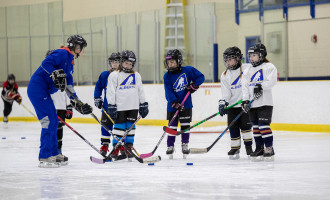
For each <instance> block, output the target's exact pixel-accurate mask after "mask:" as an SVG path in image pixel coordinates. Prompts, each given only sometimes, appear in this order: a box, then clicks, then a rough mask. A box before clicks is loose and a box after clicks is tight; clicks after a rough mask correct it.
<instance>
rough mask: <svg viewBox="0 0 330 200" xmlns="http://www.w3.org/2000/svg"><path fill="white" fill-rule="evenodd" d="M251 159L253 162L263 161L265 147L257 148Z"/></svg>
mask: <svg viewBox="0 0 330 200" xmlns="http://www.w3.org/2000/svg"><path fill="white" fill-rule="evenodd" d="M250 158H251V161H252V162H258V161H263V159H264V147H263V146H257V147H256V150H255V151H254V152H252V153H251V154H250Z"/></svg>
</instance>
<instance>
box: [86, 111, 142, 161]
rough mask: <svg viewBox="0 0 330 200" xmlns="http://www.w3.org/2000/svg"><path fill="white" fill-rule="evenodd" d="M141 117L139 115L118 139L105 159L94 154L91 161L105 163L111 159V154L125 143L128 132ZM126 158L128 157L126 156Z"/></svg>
mask: <svg viewBox="0 0 330 200" xmlns="http://www.w3.org/2000/svg"><path fill="white" fill-rule="evenodd" d="M140 119H141V116H138V118H137V119H136V120H135V122H134V123H133V124H132V126H131V127H130V128H129V129H128V130H126V131H125V133H124V135H123V137H122V138H121V139H120V140H119V141H118V143H117V144H116V145H115V146H114V147H113V149H112V151H111V152H110V153H109V155H108V156H107V157H106V158H104V159H99V158H95V157H93V156H91V157H90V159H91V161H92V162H94V163H97V164H103V163H105V162H106V161H107V160H108V159H109V158H110V159H111V155H112V153H113V152H114V150H115V149H116V148H118V147H119V146H120V145H123V141H124V139H125V138H126V136H127V135H128V133H129V132H130V131H131V130H132V129H133V127H134V126H135V125H136V123H137V122H138V121H139V120H140ZM125 158H126V157H125Z"/></svg>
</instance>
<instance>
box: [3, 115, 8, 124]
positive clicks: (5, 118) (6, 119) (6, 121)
mask: <svg viewBox="0 0 330 200" xmlns="http://www.w3.org/2000/svg"><path fill="white" fill-rule="evenodd" d="M3 123H5V124H6V123H8V117H7V116H3Z"/></svg>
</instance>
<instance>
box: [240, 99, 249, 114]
mask: <svg viewBox="0 0 330 200" xmlns="http://www.w3.org/2000/svg"><path fill="white" fill-rule="evenodd" d="M249 103H250V101H249V100H245V101H242V104H241V106H242V109H243V111H244V112H245V113H248V112H249V110H250V107H251V105H250V106H248V104H249Z"/></svg>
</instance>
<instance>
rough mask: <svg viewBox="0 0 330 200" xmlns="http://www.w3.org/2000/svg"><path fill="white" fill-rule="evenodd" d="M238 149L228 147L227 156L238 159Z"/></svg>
mask: <svg viewBox="0 0 330 200" xmlns="http://www.w3.org/2000/svg"><path fill="white" fill-rule="evenodd" d="M239 152H240V151H239V149H230V151H228V157H229V159H230V160H238V159H239Z"/></svg>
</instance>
